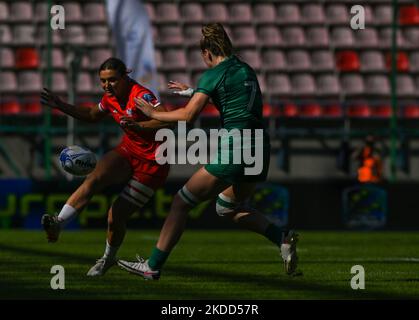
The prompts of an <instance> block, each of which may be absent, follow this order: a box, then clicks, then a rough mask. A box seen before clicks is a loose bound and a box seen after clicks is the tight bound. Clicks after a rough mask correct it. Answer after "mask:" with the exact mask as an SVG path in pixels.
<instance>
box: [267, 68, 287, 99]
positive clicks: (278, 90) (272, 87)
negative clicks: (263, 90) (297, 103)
mask: <svg viewBox="0 0 419 320" xmlns="http://www.w3.org/2000/svg"><path fill="white" fill-rule="evenodd" d="M266 85H267V90H268V92H269V93H271V94H283V95H288V94H290V93H291V82H290V79H289V78H288V76H287V75H286V74H277V73H274V74H268V75H267V76H266Z"/></svg>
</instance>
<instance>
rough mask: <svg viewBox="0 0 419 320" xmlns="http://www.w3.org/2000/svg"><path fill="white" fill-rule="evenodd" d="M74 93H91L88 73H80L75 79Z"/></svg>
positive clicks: (91, 85)
mask: <svg viewBox="0 0 419 320" xmlns="http://www.w3.org/2000/svg"><path fill="white" fill-rule="evenodd" d="M76 91H77V92H78V93H91V92H92V91H93V82H92V78H91V76H90V74H89V73H88V72H80V73H79V75H78V79H77V84H76Z"/></svg>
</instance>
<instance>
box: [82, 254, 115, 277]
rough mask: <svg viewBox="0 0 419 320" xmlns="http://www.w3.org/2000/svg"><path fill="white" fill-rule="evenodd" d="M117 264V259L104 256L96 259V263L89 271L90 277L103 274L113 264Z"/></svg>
mask: <svg viewBox="0 0 419 320" xmlns="http://www.w3.org/2000/svg"><path fill="white" fill-rule="evenodd" d="M115 264H116V259H112V258H105V257H102V258H100V259H98V260H96V264H95V265H94V266H93V267H91V268H90V270H89V271H88V272H87V276H89V277H99V276H103V275H104V274H105V273H106V271H108V270H109V269H110V268H111V267H112V266H114V265H115Z"/></svg>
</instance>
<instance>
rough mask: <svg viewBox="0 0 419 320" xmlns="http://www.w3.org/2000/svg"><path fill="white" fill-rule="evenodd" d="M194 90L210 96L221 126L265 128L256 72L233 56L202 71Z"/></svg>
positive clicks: (230, 127)
mask: <svg viewBox="0 0 419 320" xmlns="http://www.w3.org/2000/svg"><path fill="white" fill-rule="evenodd" d="M195 92H201V93H204V94H206V95H208V96H209V97H211V99H212V101H213V102H214V104H215V106H216V107H217V109H218V111H219V112H220V115H221V123H222V126H223V127H224V128H226V129H233V128H237V129H246V128H248V129H254V128H264V124H263V118H262V111H263V103H262V93H261V91H260V87H259V83H258V80H257V77H256V74H255V71H254V70H253V69H252V68H251V67H250V66H249V65H248V64H246V63H244V62H243V61H240V60H239V59H238V58H237V57H236V56H234V55H232V56H230V57H228V58H226V59H225V60H224V61H222V62H221V63H219V64H218V65H217V66H215V67H214V68H211V69H208V70H207V71H205V72H204V74H203V75H202V76H201V78H200V79H199V82H198V87H197V89H196V90H195Z"/></svg>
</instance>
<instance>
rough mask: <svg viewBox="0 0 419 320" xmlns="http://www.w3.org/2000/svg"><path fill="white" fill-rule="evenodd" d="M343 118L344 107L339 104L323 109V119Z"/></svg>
mask: <svg viewBox="0 0 419 320" xmlns="http://www.w3.org/2000/svg"><path fill="white" fill-rule="evenodd" d="M342 116H343V110H342V106H341V105H339V104H332V105H326V106H324V107H323V117H330V118H340V117H342Z"/></svg>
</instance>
